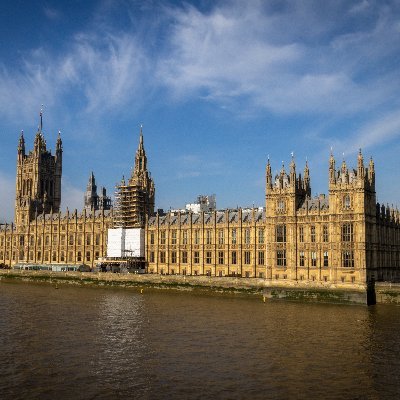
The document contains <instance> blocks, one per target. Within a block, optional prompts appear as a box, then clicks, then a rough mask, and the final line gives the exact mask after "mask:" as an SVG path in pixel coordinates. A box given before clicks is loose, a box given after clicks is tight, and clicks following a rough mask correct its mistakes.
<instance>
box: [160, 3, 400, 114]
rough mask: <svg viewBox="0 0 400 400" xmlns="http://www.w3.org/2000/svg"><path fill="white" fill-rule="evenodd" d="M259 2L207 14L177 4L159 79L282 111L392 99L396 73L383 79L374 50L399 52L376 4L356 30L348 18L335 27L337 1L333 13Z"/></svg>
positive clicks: (392, 23)
mask: <svg viewBox="0 0 400 400" xmlns="http://www.w3.org/2000/svg"><path fill="white" fill-rule="evenodd" d="M225 4H226V3H225ZM324 4H325V3H324ZM264 8H265V4H264V3H263V2H251V3H247V6H246V5H243V3H240V2H239V3H238V2H228V3H227V4H226V5H225V6H219V7H218V6H217V7H215V8H214V9H213V10H212V11H211V12H209V13H201V12H200V11H199V10H197V9H196V8H194V7H192V6H188V7H186V8H185V9H177V10H175V13H174V14H173V21H174V24H173V29H172V34H171V41H170V48H169V49H168V50H169V54H168V55H166V57H165V59H161V60H160V62H159V68H158V78H159V79H160V81H161V82H164V84H165V85H166V86H167V87H169V88H170V89H171V90H172V91H173V93H174V94H175V95H176V96H177V97H178V98H184V97H186V96H198V97H204V98H206V99H208V100H212V101H215V102H217V103H220V104H224V103H226V102H227V101H230V100H231V99H233V98H236V99H240V98H242V99H243V98H244V99H246V101H245V106H247V107H254V106H256V107H260V108H261V109H267V110H270V111H273V112H277V113H284V114H287V113H288V114H291V113H304V112H305V113H320V112H324V113H335V114H343V113H349V112H350V113H353V112H359V111H362V110H365V109H366V108H367V109H372V108H373V107H376V106H378V105H381V104H383V103H384V102H386V101H388V99H389V98H391V99H394V98H397V92H398V90H399V89H400V88H399V79H398V76H397V75H398V72H395V74H396V76H397V79H396V80H395V81H393V80H391V82H389V79H385V76H386V75H387V74H393V73H392V72H388V71H383V72H381V73H379V74H377V73H376V71H375V70H374V69H375V68H376V66H377V65H379V60H380V59H381V58H380V57H382V56H385V57H392V56H393V55H396V54H398V51H399V44H398V42H396V40H393V38H394V37H396V36H397V37H398V28H396V26H397V25H398V24H397V22H396V19H395V18H393V16H391V15H390V12H388V11H387V10H385V9H384V8H382V10H380V13H378V16H379V17H378V18H377V19H376V21H375V22H374V24H372V25H371V24H369V25H368V26H363V27H362V28H360V29H358V30H354V29H353V28H352V26H351V23H352V21H351V20H348V21H347V24H348V26H344V27H340V28H341V29H340V28H338V26H340V24H338V23H337V22H338V20H335V18H332V16H334V15H335V14H338V13H339V11H345V8H346V7H345V6H344V5H343V4H342V5H340V4H339V6H337V7H336V8H335V7H334V3H329V4H328V6H327V8H328V9H329V11H330V14H332V15H329V14H328V13H327V12H326V13H324V10H323V8H322V7H321V6H318V4H314V3H312V4H311V3H310V4H309V5H308V6H307V5H304V6H300V3H298V2H294V3H293V4H292V6H288V7H287V10H284V11H282V12H276V11H273V10H268V11H267V12H265V10H264ZM314 8H315V9H314ZM338 16H339V14H338ZM332 19H333V20H335V21H336V25H337V26H336V30H338V32H335V27H334V24H333V22H332V21H331V20H332ZM342 24H344V23H342ZM305 26H307V29H308V28H310V29H311V30H312V33H313V35H312V36H307V35H305V34H304V27H305ZM349 32H350V33H349ZM396 33H397V35H396ZM389 38H392V40H391V41H388V40H387V39H389ZM392 77H393V76H392Z"/></svg>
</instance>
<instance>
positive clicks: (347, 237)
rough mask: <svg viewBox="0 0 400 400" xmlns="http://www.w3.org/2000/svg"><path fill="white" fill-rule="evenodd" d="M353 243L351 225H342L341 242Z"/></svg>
mask: <svg viewBox="0 0 400 400" xmlns="http://www.w3.org/2000/svg"><path fill="white" fill-rule="evenodd" d="M352 241H353V224H343V225H342V242H352Z"/></svg>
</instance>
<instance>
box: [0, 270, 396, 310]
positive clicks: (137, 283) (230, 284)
mask: <svg viewBox="0 0 400 400" xmlns="http://www.w3.org/2000/svg"><path fill="white" fill-rule="evenodd" d="M0 279H1V280H3V281H7V280H20V281H35V282H43V283H51V284H53V285H61V284H70V285H73V284H75V285H97V286H119V287H139V288H145V287H153V288H159V289H177V290H212V291H216V292H234V293H248V294H253V295H259V296H261V297H262V298H263V300H264V301H270V300H280V299H284V300H293V301H309V302H325V303H343V304H375V302H376V303H378V304H389V303H390V304H400V284H393V283H386V282H378V283H376V284H375V287H374V288H371V287H370V288H367V286H366V285H354V284H352V285H348V284H347V285H345V284H342V285H341V284H337V285H332V284H329V283H323V282H312V281H297V282H291V281H287V282H282V281H273V280H272V281H271V280H265V279H261V278H260V279H258V278H235V277H212V276H184V275H158V274H113V273H102V272H99V273H92V272H52V271H27V270H0Z"/></svg>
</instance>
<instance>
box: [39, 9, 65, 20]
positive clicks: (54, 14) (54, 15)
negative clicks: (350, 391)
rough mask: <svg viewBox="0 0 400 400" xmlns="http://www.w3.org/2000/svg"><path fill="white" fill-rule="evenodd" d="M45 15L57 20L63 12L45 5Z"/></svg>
mask: <svg viewBox="0 0 400 400" xmlns="http://www.w3.org/2000/svg"><path fill="white" fill-rule="evenodd" d="M43 12H44V15H45V16H46V17H47V18H48V19H50V20H53V21H55V20H57V19H59V18H60V16H61V13H60V11H58V10H56V9H55V8H51V7H44V8H43Z"/></svg>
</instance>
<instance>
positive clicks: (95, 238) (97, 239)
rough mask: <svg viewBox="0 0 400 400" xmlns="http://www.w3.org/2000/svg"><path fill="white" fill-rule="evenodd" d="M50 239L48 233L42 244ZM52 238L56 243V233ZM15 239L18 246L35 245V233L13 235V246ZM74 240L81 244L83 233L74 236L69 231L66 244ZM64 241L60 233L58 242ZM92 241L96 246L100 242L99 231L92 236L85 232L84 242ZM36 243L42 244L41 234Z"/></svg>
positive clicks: (1, 244)
mask: <svg viewBox="0 0 400 400" xmlns="http://www.w3.org/2000/svg"><path fill="white" fill-rule="evenodd" d="M9 239H10V238H9V237H8V238H7V244H9V243H10V240H9ZM50 239H51V236H50V235H45V236H44V244H45V245H46V246H49V245H50ZM52 239H53V240H52V243H53V244H57V243H58V235H53V238H52ZM17 240H18V243H19V245H20V246H24V245H25V243H26V244H29V245H30V246H34V245H35V235H29V237H28V236H25V235H19V238H17V236H16V237H14V246H16V245H17ZM26 240H28V242H26ZM75 242H76V243H77V244H78V245H82V244H83V242H84V236H83V234H80V235H77V236H76V237H75V235H74V234H72V233H71V234H70V235H69V237H68V244H69V245H73V244H74V243H75ZM65 243H66V235H64V234H62V235H60V244H61V245H65ZM92 243H94V244H95V245H97V246H99V245H100V243H101V234H100V233H96V234H95V235H94V236H93V234H91V233H87V234H86V238H85V244H86V245H87V246H90V245H91V244H92ZM3 245H4V237H1V238H0V246H3ZM37 245H38V246H41V245H42V236H38V237H37Z"/></svg>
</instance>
